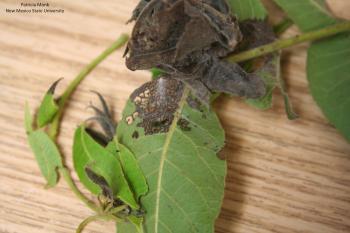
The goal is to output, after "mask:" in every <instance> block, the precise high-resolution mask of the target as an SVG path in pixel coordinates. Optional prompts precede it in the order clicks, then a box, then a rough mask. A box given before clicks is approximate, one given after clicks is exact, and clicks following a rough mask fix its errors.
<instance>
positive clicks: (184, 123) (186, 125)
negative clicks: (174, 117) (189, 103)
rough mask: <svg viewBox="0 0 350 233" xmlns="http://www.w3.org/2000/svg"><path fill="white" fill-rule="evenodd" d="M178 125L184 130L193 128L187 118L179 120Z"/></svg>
mask: <svg viewBox="0 0 350 233" xmlns="http://www.w3.org/2000/svg"><path fill="white" fill-rule="evenodd" d="M177 125H178V126H179V127H180V129H181V130H182V131H190V130H191V127H190V126H189V125H190V122H189V121H188V120H186V119H183V118H180V119H179V120H178V121H177Z"/></svg>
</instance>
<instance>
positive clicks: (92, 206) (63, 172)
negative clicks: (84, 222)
mask: <svg viewBox="0 0 350 233" xmlns="http://www.w3.org/2000/svg"><path fill="white" fill-rule="evenodd" d="M59 172H60V174H61V176H62V177H63V178H64V180H65V181H66V182H67V184H68V186H69V188H70V189H71V190H72V191H73V192H74V194H75V195H76V196H77V197H78V198H79V199H80V200H81V201H82V202H84V203H85V204H86V205H87V206H88V207H89V208H90V209H91V210H93V211H95V212H97V213H100V212H101V210H100V209H99V208H98V207H97V206H96V204H95V203H94V202H92V201H90V200H89V199H88V198H87V197H86V196H85V195H84V194H83V193H82V192H80V190H79V189H78V187H77V186H76V184H75V183H74V181H73V179H72V177H71V175H70V173H69V170H68V169H67V168H65V167H63V168H59Z"/></svg>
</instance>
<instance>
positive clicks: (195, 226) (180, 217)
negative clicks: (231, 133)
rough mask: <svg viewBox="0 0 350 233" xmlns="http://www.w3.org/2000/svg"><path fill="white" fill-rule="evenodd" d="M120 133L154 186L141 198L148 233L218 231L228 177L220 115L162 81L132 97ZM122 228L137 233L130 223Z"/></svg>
mask: <svg viewBox="0 0 350 233" xmlns="http://www.w3.org/2000/svg"><path fill="white" fill-rule="evenodd" d="M117 132H118V138H119V141H120V142H121V143H122V144H123V145H125V146H126V147H128V148H129V149H130V150H131V151H132V153H133V154H134V155H135V157H136V160H137V162H138V164H139V165H140V167H141V169H142V172H143V173H144V174H145V177H146V180H147V183H148V185H149V192H148V194H147V195H146V196H144V197H141V204H142V206H143V207H144V208H145V210H146V214H145V219H144V228H145V229H144V230H145V232H166V231H167V230H166V229H171V230H172V231H173V232H213V230H214V222H215V219H216V218H217V216H218V213H219V211H220V207H221V201H222V198H223V192H224V184H225V175H226V162H225V161H223V160H220V159H219V158H218V157H217V155H216V154H217V153H218V152H219V151H220V150H221V148H222V147H223V145H224V131H223V129H222V127H221V125H220V122H219V120H218V118H217V116H216V114H215V113H214V112H213V111H211V110H209V109H208V108H206V107H205V106H204V105H203V104H201V103H200V102H199V101H198V100H196V99H195V98H193V96H192V95H191V94H190V90H189V88H187V87H186V86H185V85H184V84H183V83H182V82H180V81H177V80H174V79H168V78H164V77H160V78H158V79H157V80H154V81H152V82H148V83H146V84H144V85H143V86H141V87H140V88H138V89H137V90H136V91H134V92H133V93H132V95H131V96H130V99H129V101H128V103H127V105H126V108H125V109H124V112H123V118H122V121H121V122H119V124H118V129H117ZM135 132H137V134H138V137H133V135H134V134H135ZM117 228H118V232H122V233H133V232H137V229H135V227H134V225H133V224H131V223H130V222H129V223H121V224H118V225H117Z"/></svg>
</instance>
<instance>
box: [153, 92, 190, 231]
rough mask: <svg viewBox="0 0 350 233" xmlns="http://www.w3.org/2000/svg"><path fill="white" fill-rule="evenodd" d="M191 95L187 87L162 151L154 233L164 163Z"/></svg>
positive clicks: (157, 217)
mask: <svg viewBox="0 0 350 233" xmlns="http://www.w3.org/2000/svg"><path fill="white" fill-rule="evenodd" d="M189 93H190V90H189V88H188V87H187V86H185V88H184V90H183V94H182V97H181V100H180V102H179V105H178V108H177V110H176V112H175V113H174V119H173V122H172V123H171V125H170V128H169V131H168V134H167V135H166V138H165V142H164V147H163V150H162V155H161V157H160V165H159V171H158V181H157V189H156V205H155V214H154V215H155V217H154V232H155V233H158V223H159V203H160V193H161V187H162V177H163V169H164V163H165V161H166V157H167V155H168V150H169V145H170V142H171V139H172V137H173V135H174V132H175V129H176V127H177V122H178V120H179V119H180V116H181V112H182V109H183V108H184V105H185V103H186V99H187V97H188V95H189Z"/></svg>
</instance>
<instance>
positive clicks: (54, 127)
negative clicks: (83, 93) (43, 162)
mask: <svg viewBox="0 0 350 233" xmlns="http://www.w3.org/2000/svg"><path fill="white" fill-rule="evenodd" d="M128 39H129V37H128V35H126V34H122V35H121V36H120V37H119V38H118V39H117V40H116V41H115V42H114V43H113V44H112V45H111V46H110V47H109V48H108V49H106V50H105V51H104V52H103V53H101V54H100V55H99V56H98V57H97V58H95V59H94V60H93V61H92V62H91V63H90V64H89V65H87V66H86V67H85V68H84V69H83V70H82V71H81V72H80V73H79V74H78V76H77V77H75V79H74V80H73V81H72V82H71V83H70V84H69V86H68V87H67V89H66V90H65V92H64V93H63V94H62V96H61V98H60V100H59V102H58V107H59V110H58V112H57V114H56V116H55V118H54V119H53V121H52V123H51V125H50V129H49V132H48V134H49V136H50V137H51V138H52V139H53V140H55V139H56V137H57V134H58V131H59V125H60V119H61V117H62V115H63V112H64V107H65V105H66V104H67V101H68V99H69V98H70V96H71V95H72V94H73V92H74V90H75V89H76V88H77V86H78V85H79V84H80V83H81V81H83V80H84V79H85V78H86V76H87V75H88V74H89V73H90V72H91V71H92V70H93V69H94V68H95V67H96V66H97V65H99V64H100V63H101V62H102V61H103V60H104V59H105V58H107V57H108V56H109V55H110V54H112V53H113V52H114V51H115V50H117V49H118V48H120V47H122V46H123V45H124V44H125V43H126V42H127V41H128Z"/></svg>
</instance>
